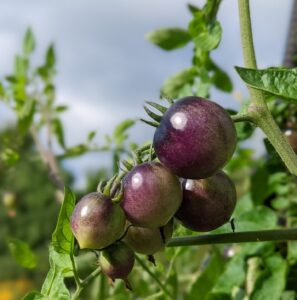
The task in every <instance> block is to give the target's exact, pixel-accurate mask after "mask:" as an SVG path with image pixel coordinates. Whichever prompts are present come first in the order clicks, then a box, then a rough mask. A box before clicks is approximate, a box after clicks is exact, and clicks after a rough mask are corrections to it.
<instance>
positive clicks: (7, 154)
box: [1, 148, 20, 166]
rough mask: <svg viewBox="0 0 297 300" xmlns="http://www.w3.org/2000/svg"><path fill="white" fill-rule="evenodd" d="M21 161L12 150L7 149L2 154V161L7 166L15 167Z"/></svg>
mask: <svg viewBox="0 0 297 300" xmlns="http://www.w3.org/2000/svg"><path fill="white" fill-rule="evenodd" d="M19 159H20V156H19V154H18V153H17V152H16V151H15V150H13V149H11V148H6V149H4V150H3V151H2V153H1V160H2V161H3V162H4V163H5V164H6V165H7V166H13V165H15V164H16V163H17V162H18V160H19Z"/></svg>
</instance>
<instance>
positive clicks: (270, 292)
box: [250, 254, 287, 300]
mask: <svg viewBox="0 0 297 300" xmlns="http://www.w3.org/2000/svg"><path fill="white" fill-rule="evenodd" d="M265 265H266V267H267V269H268V270H269V272H270V274H271V275H270V276H269V277H268V278H267V279H266V280H264V281H263V283H262V285H261V286H260V287H259V288H258V289H257V290H255V291H254V292H253V294H252V296H251V298H250V299H251V300H279V299H281V295H282V292H283V291H284V289H285V286H286V273H287V263H286V261H285V260H284V259H283V258H282V257H281V255H280V254H274V255H272V256H268V257H267V258H266V259H265Z"/></svg>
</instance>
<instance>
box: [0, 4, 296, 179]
mask: <svg viewBox="0 0 297 300" xmlns="http://www.w3.org/2000/svg"><path fill="white" fill-rule="evenodd" d="M188 2H189V1H172V0H162V1H160V0H150V1H145V0H142V1H139V0H122V1H119V0H117V1H116V0H87V1H86V0H51V1H49V0H47V1H46V0H44V1H37V0H26V1H23V0H18V1H17V0H1V2H0V75H1V77H2V76H3V75H5V74H8V73H9V72H10V70H11V68H12V63H13V54H14V53H16V52H17V51H19V49H20V47H21V40H22V36H23V34H24V32H25V30H26V28H27V27H28V26H31V27H32V28H33V30H34V32H35V34H36V37H37V44H38V48H37V51H36V55H35V56H34V61H36V62H40V61H41V60H42V59H43V54H44V51H45V49H46V47H47V45H48V44H49V43H50V42H52V41H53V42H54V43H55V45H56V50H57V56H58V76H57V79H56V83H57V88H58V89H57V97H58V99H57V101H58V102H60V103H65V104H68V105H69V106H70V108H71V109H70V110H69V112H67V113H66V114H65V116H64V119H63V120H64V122H65V130H66V136H67V140H66V141H67V144H68V145H74V144H76V143H79V142H81V141H84V140H85V137H86V134H87V132H88V131H90V130H94V129H96V130H98V132H99V136H98V142H100V135H101V136H102V135H104V134H105V133H110V132H111V131H112V129H113V128H114V126H115V125H116V124H117V123H118V122H120V121H121V120H123V119H125V118H128V117H129V118H139V117H142V116H144V113H143V109H142V104H143V101H144V100H148V99H149V100H157V99H158V94H159V93H158V90H159V87H160V85H161V84H162V82H163V81H164V80H165V79H166V78H167V77H168V76H169V75H171V74H173V73H175V72H177V71H179V70H180V69H182V68H185V67H187V66H189V65H190V59H191V51H192V47H191V45H189V46H187V47H186V48H184V49H181V50H176V51H173V52H164V51H162V50H160V49H158V48H156V47H154V46H153V45H150V44H149V43H148V42H147V41H146V40H145V39H144V35H145V34H146V33H147V32H149V31H151V30H153V29H155V28H159V27H171V26H180V27H186V26H187V23H188V21H189V18H190V14H189V12H188V11H187V9H186V4H187V3H188ZM191 2H192V3H193V4H201V3H203V2H204V1H191ZM292 3H293V0H251V9H252V18H253V26H254V33H255V44H256V51H257V57H258V65H259V67H268V66H271V65H280V64H281V62H282V57H283V54H284V45H285V40H286V34H287V29H288V24H289V19H290V9H291V6H292ZM219 19H220V21H221V23H222V27H223V29H224V33H223V39H222V43H221V46H220V47H219V49H217V50H216V51H214V53H213V57H214V59H215V61H216V62H217V63H218V64H219V65H220V66H221V67H222V68H223V69H225V70H226V71H228V72H229V73H230V74H231V75H232V78H233V80H234V84H235V91H236V92H237V91H240V93H242V95H243V96H245V95H247V94H246V89H245V87H244V85H243V84H242V83H241V82H240V80H239V79H238V77H237V75H236V73H235V72H234V69H233V67H234V65H242V55H241V49H240V37H239V23H238V22H239V20H238V16H237V1H235V0H224V1H223V4H222V6H221V10H220V13H219ZM212 98H213V99H214V100H215V101H217V102H218V103H220V104H222V105H224V106H226V107H235V108H236V107H238V102H237V101H236V100H235V98H234V96H232V95H231V96H230V95H228V94H223V93H218V92H214V93H213V94H212ZM10 117H11V113H10V112H9V111H8V110H6V109H5V108H4V107H3V105H0V119H1V124H2V125H3V124H5V122H7V120H8V119H10ZM152 134H153V130H152V129H150V128H148V127H147V126H144V125H142V124H138V125H137V126H136V127H135V128H133V130H132V131H131V140H135V141H137V142H141V141H144V140H147V139H151V137H152ZM255 143H256V141H255ZM108 163H109V160H108V159H107V157H106V156H104V155H103V156H102V155H98V154H92V155H88V156H85V157H83V158H81V159H75V160H71V161H70V160H69V161H67V162H66V166H67V168H70V169H71V170H73V172H74V173H75V174H84V172H85V170H86V169H88V168H90V167H92V168H93V169H97V168H99V167H100V166H103V165H107V164H108ZM82 182H83V176H80V177H79V183H80V184H82Z"/></svg>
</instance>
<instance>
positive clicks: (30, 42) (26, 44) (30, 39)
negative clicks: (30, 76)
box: [23, 28, 35, 56]
mask: <svg viewBox="0 0 297 300" xmlns="http://www.w3.org/2000/svg"><path fill="white" fill-rule="evenodd" d="M34 49H35V38H34V34H33V31H32V29H31V28H28V29H27V31H26V33H25V37H24V41H23V52H24V54H25V55H26V56H28V55H29V54H31V53H32V52H33V51H34Z"/></svg>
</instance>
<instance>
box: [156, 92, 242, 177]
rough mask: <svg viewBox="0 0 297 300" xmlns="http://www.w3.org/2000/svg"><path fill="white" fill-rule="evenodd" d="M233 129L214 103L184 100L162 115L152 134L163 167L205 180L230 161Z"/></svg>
mask: <svg viewBox="0 0 297 300" xmlns="http://www.w3.org/2000/svg"><path fill="white" fill-rule="evenodd" d="M236 141H237V139H236V130H235V126H234V123H233V121H232V119H231V118H230V116H229V114H228V113H227V112H226V111H225V110H224V109H223V108H222V107H221V106H219V105H218V104H216V103H215V102H212V101H210V100H206V99H203V98H199V97H185V98H182V99H180V100H178V101H177V102H175V103H174V104H173V105H172V106H171V107H170V108H169V109H168V110H167V112H166V113H165V114H164V116H163V118H162V120H161V122H160V125H159V127H157V129H156V131H155V135H154V141H153V143H154V148H155V151H156V154H157V156H158V158H159V160H160V161H161V163H162V164H164V165H165V166H166V167H168V168H169V169H170V170H172V171H173V172H174V173H175V174H177V175H178V176H180V177H183V178H191V179H199V178H207V177H209V176H211V175H213V174H214V173H216V172H217V171H218V170H219V169H221V168H222V167H223V166H224V165H225V164H226V162H227V161H228V160H229V159H230V158H231V156H232V154H233V152H234V150H235V146H236Z"/></svg>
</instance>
